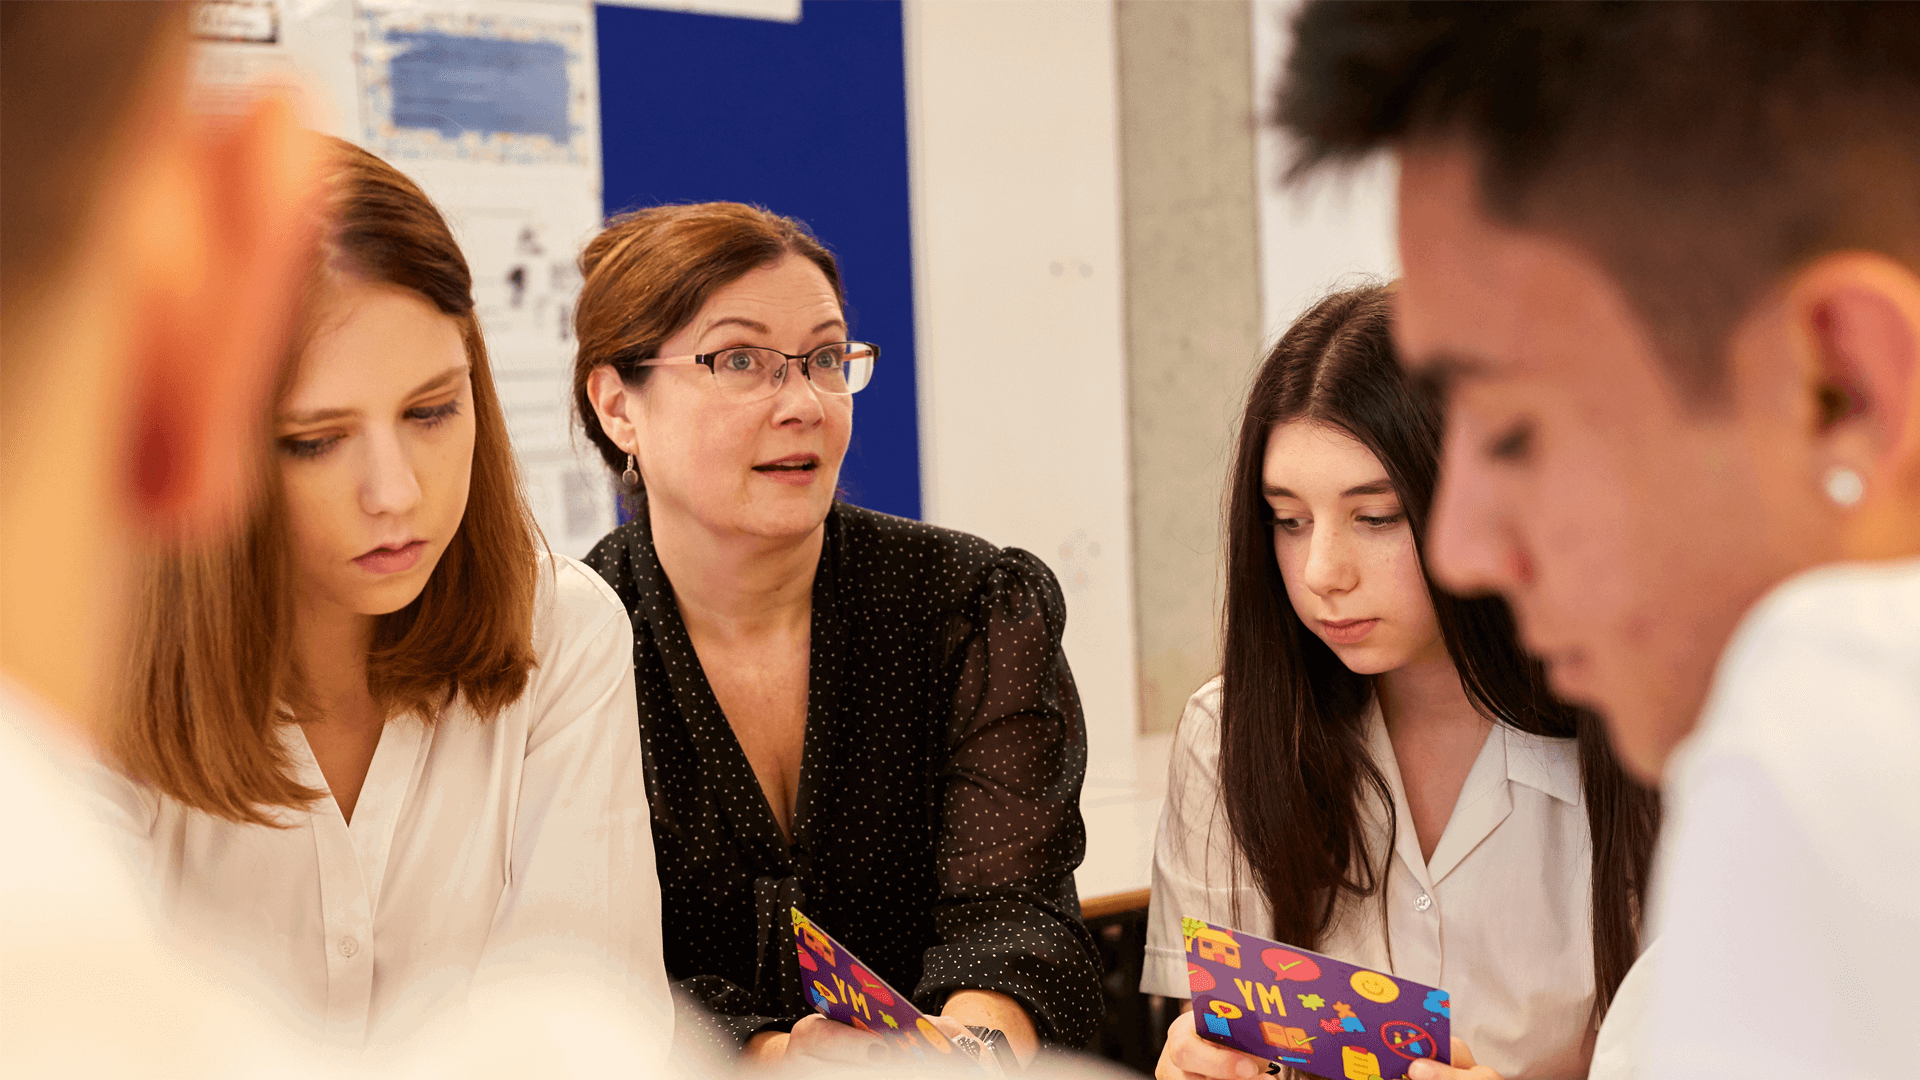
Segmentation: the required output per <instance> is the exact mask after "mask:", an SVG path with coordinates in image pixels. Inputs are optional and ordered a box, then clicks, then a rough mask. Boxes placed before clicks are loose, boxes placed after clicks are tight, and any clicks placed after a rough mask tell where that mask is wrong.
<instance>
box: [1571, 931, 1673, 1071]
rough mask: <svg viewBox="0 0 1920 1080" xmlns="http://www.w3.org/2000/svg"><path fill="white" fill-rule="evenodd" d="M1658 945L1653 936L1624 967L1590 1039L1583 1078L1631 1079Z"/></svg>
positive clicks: (1654, 969)
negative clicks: (1623, 975)
mask: <svg viewBox="0 0 1920 1080" xmlns="http://www.w3.org/2000/svg"><path fill="white" fill-rule="evenodd" d="M1660 954H1661V945H1660V941H1659V939H1657V938H1656V939H1655V940H1654V941H1653V942H1652V943H1651V944H1649V945H1648V946H1647V947H1646V949H1645V950H1643V951H1642V952H1641V953H1640V957H1639V959H1637V960H1635V961H1634V962H1633V966H1632V967H1631V968H1628V969H1627V977H1626V978H1624V979H1622V980H1620V987H1619V989H1617V990H1615V991H1614V992H1613V1002H1612V1004H1610V1005H1608V1006H1607V1016H1606V1019H1605V1020H1603V1021H1601V1023H1600V1033H1599V1034H1598V1035H1597V1036H1596V1037H1595V1039H1594V1043H1593V1061H1592V1062H1591V1063H1590V1064H1589V1065H1588V1066H1587V1080H1634V1076H1635V1068H1634V1062H1635V1061H1637V1060H1638V1059H1639V1054H1640V1045H1641V1043H1642V1041H1643V1039H1644V1035H1645V1032H1646V1026H1647V1012H1648V1006H1649V1005H1650V1004H1651V1002H1650V1001H1649V1000H1648V999H1649V997H1650V995H1651V994H1652V993H1653V974H1654V972H1655V971H1658V970H1659V967H1660Z"/></svg>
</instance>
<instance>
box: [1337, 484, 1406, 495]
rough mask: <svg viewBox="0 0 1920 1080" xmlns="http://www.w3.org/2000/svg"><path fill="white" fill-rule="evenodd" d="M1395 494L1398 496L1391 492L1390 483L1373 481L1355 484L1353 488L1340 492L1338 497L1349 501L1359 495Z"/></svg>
mask: <svg viewBox="0 0 1920 1080" xmlns="http://www.w3.org/2000/svg"><path fill="white" fill-rule="evenodd" d="M1395 494H1398V492H1396V491H1394V490H1393V484H1392V482H1391V481H1387V480H1375V481H1372V482H1371V483H1366V484H1355V485H1354V486H1352V487H1350V488H1348V489H1347V490H1345V491H1343V492H1341V493H1340V497H1341V498H1343V499H1351V498H1354V497H1356V496H1360V495H1395Z"/></svg>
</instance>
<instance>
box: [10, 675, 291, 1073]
mask: <svg viewBox="0 0 1920 1080" xmlns="http://www.w3.org/2000/svg"><path fill="white" fill-rule="evenodd" d="M71 728H72V725H71V724H68V723H66V722H64V721H63V720H61V719H60V718H58V717H56V716H55V715H53V714H52V713H51V712H50V711H49V710H47V709H46V708H45V707H44V706H43V705H41V704H40V703H39V702H37V701H35V700H33V699H32V698H31V697H30V696H29V695H28V694H26V693H25V692H24V691H22V690H21V689H20V688H18V687H16V686H13V685H11V684H9V683H8V682H7V681H6V680H5V679H4V678H0V847H4V849H5V851H6V853H7V865H6V869H5V870H4V871H0V1075H4V1076H9V1077H15V1076H17V1077H53V1076H58V1077H72V1078H93V1077H98V1078H101V1080H109V1078H111V1080H121V1078H124V1077H133V1076H139V1077H154V1078H164V1080H186V1078H188V1077H194V1078H202V1077H204V1078H217V1077H232V1078H235V1080H239V1078H242V1077H261V1078H266V1077H289V1076H306V1075H309V1072H308V1071H307V1070H306V1069H304V1068H302V1067H300V1066H298V1065H297V1063H296V1062H295V1061H293V1060H290V1059H287V1058H285V1057H282V1056H276V1053H275V1051H276V1045H275V1044H274V1042H273V1040H272V1037H271V1031H272V1025H271V1024H270V1023H261V1022H260V1018H258V1017H253V1016H249V1015H248V1014H247V1013H246V1011H245V1009H244V1006H242V1005H241V1004H240V1003H239V1002H236V1001H233V1000H231V999H229V998H228V997H226V996H225V995H224V994H223V993H222V992H221V991H220V990H219V988H218V987H217V986H215V985H214V984H213V983H211V982H210V981H208V980H207V979H205V978H203V977H202V976H201V975H200V974H199V973H198V972H197V971H195V970H194V968H193V966H192V965H191V964H190V963H189V962H188V961H187V960H186V959H185V958H184V957H183V956H181V955H180V954H179V953H178V952H177V951H175V950H174V949H172V948H170V947H169V945H168V943H167V942H166V941H165V940H164V939H163V936H162V935H161V934H160V933H159V932H158V930H157V928H156V927H155V926H154V923H153V913H152V911H151V910H150V907H149V905H148V903H147V902H146V897H145V895H144V893H143V891H142V890H141V889H140V887H139V882H138V881H137V880H136V879H135V878H134V876H133V875H132V874H130V873H129V872H128V871H127V867H126V864H125V862H124V860H122V859H121V858H120V853H119V852H118V851H117V850H116V847H115V838H114V836H113V835H112V834H111V833H109V832H108V831H107V830H106V829H104V828H102V827H101V825H100V822H99V820H98V817H97V815H96V813H95V807H94V805H93V804H92V792H91V791H90V790H89V788H88V786H87V776H88V773H89V765H90V762H89V759H88V758H87V756H86V753H85V751H84V750H83V748H82V747H80V746H79V745H78V744H77V743H71V742H69V741H67V739H68V737H66V736H64V735H63V734H62V732H64V731H68V730H71Z"/></svg>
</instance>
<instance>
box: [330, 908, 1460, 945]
mask: <svg viewBox="0 0 1920 1080" xmlns="http://www.w3.org/2000/svg"><path fill="white" fill-rule="evenodd" d="M1421 899H1423V900H1424V899H1425V897H1422V898H1421ZM359 951H360V943H359V942H358V941H355V940H354V939H353V938H350V937H343V938H341V939H340V955H341V956H345V957H349V958H351V957H352V956H353V954H354V953H357V952H359Z"/></svg>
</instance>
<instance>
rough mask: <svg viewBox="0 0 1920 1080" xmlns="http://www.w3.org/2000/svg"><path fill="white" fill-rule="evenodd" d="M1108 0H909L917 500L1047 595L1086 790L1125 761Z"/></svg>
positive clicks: (1123, 552)
mask: <svg viewBox="0 0 1920 1080" xmlns="http://www.w3.org/2000/svg"><path fill="white" fill-rule="evenodd" d="M1114 48H1115V40H1114V10H1113V4H1112V2H1111V0H1004V2H998V3H961V2H956V0H907V4H906V59H907V102H908V106H907V108H908V112H907V115H908V145H909V148H910V150H911V155H912V157H911V161H912V191H913V207H914V218H913V228H914V237H913V242H914V260H915V274H914V276H915V280H914V304H915V308H916V319H917V328H916V333H917V335H918V345H919V373H918V374H919V385H920V437H921V444H920V445H921V499H922V506H923V507H924V511H923V513H924V516H925V517H926V519H927V520H928V521H932V522H935V523H937V524H940V525H945V526H949V527H951V528H956V529H964V530H966V531H968V532H972V533H976V534H978V535H981V536H983V537H985V538H987V539H988V540H991V541H992V542H994V543H996V544H1002V545H1011V546H1016V547H1022V548H1026V549H1027V550H1029V551H1031V552H1033V553H1034V554H1036V555H1038V556H1040V557H1041V558H1042V559H1044V560H1046V562H1047V564H1048V565H1049V566H1051V567H1052V568H1053V570H1054V572H1055V573H1056V574H1058V575H1059V578H1060V584H1061V586H1062V588H1064V589H1065V591H1066V596H1067V607H1068V619H1067V635H1066V651H1067V657H1068V660H1069V662H1070V663H1072V665H1073V671H1074V676H1075V678H1076V680H1077V682H1078V683H1079V687H1080V696H1081V700H1082V702H1083V703H1084V705H1085V709H1086V716H1087V732H1088V742H1089V747H1090V754H1089V763H1088V780H1089V786H1090V787H1092V786H1095V785H1097V784H1100V783H1103V782H1122V783H1131V781H1132V779H1133V776H1134V771H1135V767H1134V746H1133V743H1134V732H1135V725H1136V717H1137V715H1138V709H1137V705H1136V701H1135V696H1136V677H1135V661H1134V612H1133V598H1132V577H1133V573H1132V566H1131V536H1130V532H1131V529H1130V509H1129V501H1128V479H1127V402H1126V353H1125V340H1126V339H1125V324H1124V322H1123V320H1122V317H1121V284H1122V282H1121V265H1120V175H1119V153H1118V125H1119V117H1118V104H1117V87H1116V79H1115V67H1114Z"/></svg>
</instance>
